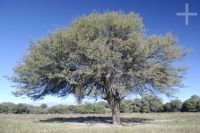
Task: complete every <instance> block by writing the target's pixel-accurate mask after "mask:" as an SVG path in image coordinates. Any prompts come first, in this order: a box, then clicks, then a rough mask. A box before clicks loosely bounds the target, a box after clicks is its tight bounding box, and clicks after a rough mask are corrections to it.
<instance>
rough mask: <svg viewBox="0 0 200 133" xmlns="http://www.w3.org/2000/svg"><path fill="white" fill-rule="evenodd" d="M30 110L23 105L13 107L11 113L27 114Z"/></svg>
mask: <svg viewBox="0 0 200 133" xmlns="http://www.w3.org/2000/svg"><path fill="white" fill-rule="evenodd" d="M29 112H30V110H29V108H28V107H27V105H25V104H21V103H20V104H18V105H17V106H15V109H14V111H13V113H15V114H29Z"/></svg>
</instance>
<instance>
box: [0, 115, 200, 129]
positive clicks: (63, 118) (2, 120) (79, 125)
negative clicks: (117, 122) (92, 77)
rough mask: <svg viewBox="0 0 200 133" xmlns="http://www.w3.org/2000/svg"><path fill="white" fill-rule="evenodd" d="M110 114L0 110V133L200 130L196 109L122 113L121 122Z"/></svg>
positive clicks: (199, 116) (199, 120)
mask: <svg viewBox="0 0 200 133" xmlns="http://www.w3.org/2000/svg"><path fill="white" fill-rule="evenodd" d="M109 116H110V115H57V114H55V115H35V114H34V115H31V114H29V115H14V114H0V133H104V132H107V133H200V113H146V114H137V113H133V114H122V118H123V119H122V123H123V124H122V125H121V126H113V125H112V124H110V121H111V118H110V117H109Z"/></svg>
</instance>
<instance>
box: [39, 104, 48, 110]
mask: <svg viewBox="0 0 200 133" xmlns="http://www.w3.org/2000/svg"><path fill="white" fill-rule="evenodd" d="M40 107H41V108H44V109H45V108H47V107H48V106H47V104H46V103H43V104H41V105H40Z"/></svg>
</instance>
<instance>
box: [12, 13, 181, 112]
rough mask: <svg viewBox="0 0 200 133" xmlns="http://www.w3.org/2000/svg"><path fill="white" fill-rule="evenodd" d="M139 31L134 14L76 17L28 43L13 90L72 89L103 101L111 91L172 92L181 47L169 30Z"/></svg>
mask: <svg viewBox="0 0 200 133" xmlns="http://www.w3.org/2000/svg"><path fill="white" fill-rule="evenodd" d="M144 31H145V30H144V27H143V23H142V18H141V17H140V16H139V15H138V14H135V13H128V14H125V13H122V12H105V13H102V14H101V13H91V14H90V15H88V16H83V17H80V18H79V19H77V20H75V21H74V22H73V23H72V24H71V26H70V27H69V28H67V29H60V30H57V31H56V32H55V33H53V34H50V35H49V36H48V37H47V38H45V39H40V40H38V41H36V42H33V43H32V44H31V46H30V48H29V52H28V54H27V55H25V56H24V59H23V61H22V63H21V64H19V65H18V66H16V67H15V68H14V72H15V75H14V76H13V77H11V78H10V80H11V81H13V82H15V83H16V84H17V85H16V87H17V90H16V91H15V92H14V94H15V95H16V96H22V95H27V96H29V97H31V98H33V99H39V98H43V97H44V96H45V95H49V94H51V95H56V96H61V97H62V96H65V95H68V94H71V93H72V94H75V95H76V96H77V97H78V100H80V99H82V98H83V97H84V96H85V95H89V96H100V97H103V98H104V99H105V100H107V101H108V102H110V101H109V97H110V96H112V95H110V94H109V93H113V92H114V91H113V90H118V93H120V96H121V98H122V97H124V96H126V95H127V93H130V92H133V93H139V94H141V95H143V94H144V93H148V94H158V93H163V94H166V95H168V96H170V95H173V94H174V91H175V90H176V89H175V88H174V86H179V85H180V83H181V79H182V72H183V71H184V70H185V69H184V68H182V67H177V66H173V65H172V64H173V62H174V61H176V60H177V59H180V58H181V57H183V56H184V55H185V51H184V50H183V49H182V48H180V47H179V46H178V45H177V41H176V39H175V37H174V36H173V35H170V34H167V35H164V36H159V35H153V36H150V37H147V36H146V35H145V33H144ZM143 104H145V106H149V105H148V104H147V105H146V103H145V102H144V103H143ZM143 106H144V105H143ZM145 106H144V107H143V108H146V107H145ZM145 110H146V109H145ZM152 110H154V109H152ZM148 111H149V110H148Z"/></svg>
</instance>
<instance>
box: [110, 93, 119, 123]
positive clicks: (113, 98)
mask: <svg viewBox="0 0 200 133" xmlns="http://www.w3.org/2000/svg"><path fill="white" fill-rule="evenodd" d="M110 106H111V109H112V118H113V125H119V124H120V98H119V93H118V92H117V90H116V91H115V94H113V93H112V94H111V95H110Z"/></svg>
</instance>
